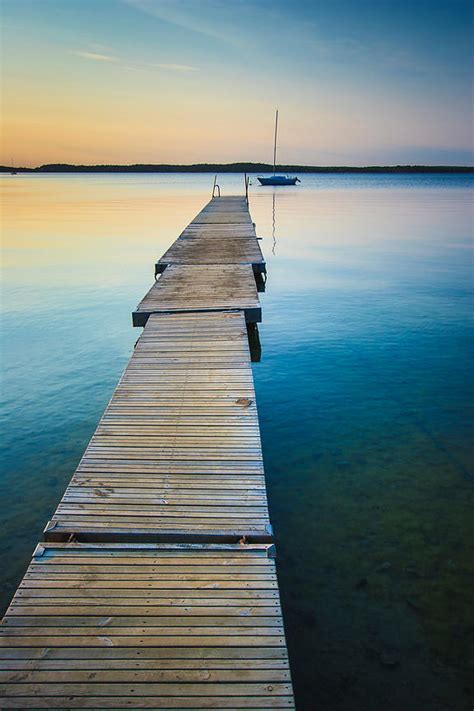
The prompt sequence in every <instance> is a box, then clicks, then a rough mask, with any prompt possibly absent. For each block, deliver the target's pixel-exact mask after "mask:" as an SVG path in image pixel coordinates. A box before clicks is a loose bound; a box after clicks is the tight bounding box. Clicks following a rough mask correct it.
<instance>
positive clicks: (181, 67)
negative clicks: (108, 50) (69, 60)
mask: <svg viewBox="0 0 474 711" xmlns="http://www.w3.org/2000/svg"><path fill="white" fill-rule="evenodd" d="M95 48H96V47H94V49H95ZM97 49H98V46H97ZM104 49H105V48H104ZM69 54H74V55H75V56H76V57H82V59H89V60H92V61H95V62H113V63H115V64H119V65H121V66H123V68H124V69H128V70H130V71H136V72H138V71H145V70H147V69H148V70H149V69H161V70H163V71H167V72H197V71H198V68H197V67H192V66H191V65H189V64H176V63H174V62H134V61H133V60H132V61H131V62H130V61H128V60H126V59H123V60H122V58H121V57H117V56H116V55H114V54H103V53H102V52H92V51H90V50H70V51H69Z"/></svg>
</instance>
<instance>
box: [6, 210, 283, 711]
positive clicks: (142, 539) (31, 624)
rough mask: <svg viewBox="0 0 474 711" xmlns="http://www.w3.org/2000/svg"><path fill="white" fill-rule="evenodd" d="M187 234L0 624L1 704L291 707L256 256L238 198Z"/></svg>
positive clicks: (139, 315) (151, 297)
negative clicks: (263, 422)
mask: <svg viewBox="0 0 474 711" xmlns="http://www.w3.org/2000/svg"><path fill="white" fill-rule="evenodd" d="M183 235H184V237H183ZM182 239H184V240H186V241H189V242H193V243H195V247H193V249H192V250H191V251H189V250H188V252H187V256H186V259H187V260H189V261H182V262H179V261H178V262H175V261H171V260H170V261H166V260H167V259H168V257H166V259H165V258H162V260H160V261H159V263H158V264H159V265H160V266H159V268H157V271H158V273H160V272H161V271H163V272H164V273H163V274H161V276H160V277H159V278H158V280H157V282H156V283H155V284H154V285H153V286H152V288H151V289H150V291H149V292H148V294H147V295H146V296H145V298H144V299H143V301H142V302H141V303H140V305H139V306H138V307H137V310H136V311H135V312H134V314H133V320H134V324H135V325H144V330H143V332H142V335H141V336H140V338H139V339H138V342H137V344H136V347H135V350H134V353H133V355H132V357H131V359H130V361H129V363H128V365H127V368H126V369H125V372H124V374H123V375H122V377H121V379H120V382H119V384H118V386H117V388H116V390H115V392H114V394H113V396H112V399H111V401H110V403H109V405H108V407H107V409H106V411H105V413H104V415H103V416H102V418H101V420H100V422H99V424H98V427H97V429H96V432H95V433H94V435H93V437H92V439H91V441H90V443H89V445H88V447H87V449H86V451H85V453H84V456H83V457H82V459H81V461H80V463H79V465H78V467H77V470H76V472H75V473H74V475H73V478H72V480H71V482H70V484H69V486H68V487H67V489H66V492H65V494H64V496H63V498H62V500H61V502H60V503H59V505H58V508H57V510H56V512H55V513H54V515H53V517H52V519H51V521H50V522H49V523H48V525H47V526H46V528H45V531H44V542H42V543H40V544H38V546H37V548H36V550H35V553H34V555H33V560H32V562H31V564H30V566H29V568H28V571H27V572H26V574H25V577H24V578H23V581H22V582H21V583H20V586H19V588H18V590H17V592H16V594H15V597H14V598H13V601H12V603H11V605H10V607H9V609H8V611H7V613H6V615H5V618H4V620H3V623H2V625H1V626H0V708H17V709H19V708H62V709H64V708H71V709H72V708H96V709H105V708H107V709H109V708H116V709H118V708H128V709H140V708H149V709H150V708H155V709H158V708H159V709H178V708H180V709H203V708H213V709H216V708H221V709H231V708H232V709H236V710H237V709H244V708H246V709H248V708H253V709H257V708H258V709H261V708H294V700H293V693H292V687H291V678H290V672H289V664H288V656H287V651H286V643H285V635H284V629H283V621H282V617H281V610H280V602H279V595H278V583H277V579H276V571H275V560H274V557H275V547H274V545H273V536H272V528H271V526H270V521H269V515H268V508H267V500H266V490H265V480H264V470H263V460H262V452H261V443H260V433H259V426H258V416H257V408H256V402H255V391H254V385H253V377H252V370H251V365H250V360H251V358H250V351H249V343H248V324H249V323H250V324H252V323H255V322H256V321H258V320H260V314H261V311H260V304H259V299H258V294H257V288H256V280H258V278H259V274H261V273H262V272H263V271H264V269H265V265H264V262H263V257H262V256H261V251H260V247H259V245H258V242H257V238H256V235H255V228H254V225H253V224H252V221H251V217H250V214H249V211H248V207H247V203H246V201H245V199H242V198H235V197H230V198H215V199H213V200H212V201H211V202H210V203H209V204H208V205H207V206H206V207H205V208H204V209H203V210H202V211H201V212H200V213H199V215H198V216H197V217H196V218H195V220H193V222H192V223H191V224H190V226H189V227H188V228H186V230H185V231H184V232H183V234H182V235H181V236H180V237H179V238H178V240H177V242H179V241H180V240H182ZM249 240H253V243H254V244H253V246H252V249H251V250H250V249H248V245H247V243H248V241H249ZM177 242H175V245H176V244H177ZM200 243H201V246H202V249H201V250H200V249H199V244H200ZM240 243H241V244H242V246H243V249H242V250H240V251H239V249H236V248H235V245H236V244H240ZM223 245H227V246H226V247H225V248H224V247H223ZM229 245H232V246H229ZM172 249H173V248H171V250H172ZM171 250H168V252H167V254H168V253H169V252H171ZM226 250H227V251H226ZM252 250H253V251H252ZM184 251H185V252H186V250H184ZM223 253H224V254H226V255H227V256H228V258H229V260H230V261H228V262H221V261H220V260H221V259H222V256H223ZM192 254H199V255H200V257H202V256H203V255H206V258H207V259H208V260H209V259H211V257H212V256H213V255H214V256H215V260H214V261H209V262H208V263H206V262H202V261H197V262H193V261H192V259H191V256H190V255H192ZM255 255H257V256H258V255H260V257H259V259H258V260H257V261H255V262H254V261H252V260H253V259H254V257H255ZM165 256H166V255H165ZM173 259H174V258H173ZM163 260H164V261H163ZM167 265H168V266H167ZM165 267H166V268H165Z"/></svg>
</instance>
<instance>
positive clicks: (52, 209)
mask: <svg viewBox="0 0 474 711" xmlns="http://www.w3.org/2000/svg"><path fill="white" fill-rule="evenodd" d="M211 178H212V176H209V175H126V174H124V175H117V174H110V175H80V176H75V175H34V176H29V175H17V176H2V177H1V178H0V185H1V187H2V192H3V224H2V232H3V248H4V252H3V260H2V268H3V275H4V282H3V289H2V316H3V342H2V361H3V388H2V390H3V392H2V397H3V414H2V417H3V433H4V434H3V440H2V445H3V448H4V452H3V468H2V473H1V477H0V495H1V500H2V502H3V506H2V512H1V522H0V523H1V531H2V543H3V546H2V549H1V551H0V571H1V572H0V576H1V582H2V605H3V607H5V605H7V604H8V601H9V599H10V598H11V596H12V594H13V592H14V589H15V587H16V585H17V584H18V582H19V580H20V577H21V575H22V573H23V572H24V569H25V568H26V565H27V563H28V561H29V558H30V554H31V551H32V549H33V548H34V545H35V543H36V541H37V540H38V538H39V537H40V535H41V531H42V528H43V527H44V524H45V522H46V521H47V520H48V518H49V517H50V515H51V514H52V512H53V511H54V508H55V507H56V505H57V503H58V501H59V498H60V497H61V495H62V492H63V490H64V488H65V486H66V484H67V482H68V481H69V479H70V477H71V474H72V472H73V470H74V468H75V466H76V464H77V462H78V460H79V458H80V456H81V454H82V452H83V450H84V448H85V446H86V444H87V441H88V439H89V437H90V436H91V434H92V432H93V431H94V428H95V425H96V423H97V420H98V418H99V416H100V414H101V412H102V410H103V408H104V407H105V405H106V403H107V401H108V399H109V397H110V395H111V392H112V390H113V388H114V385H115V384H116V382H117V379H118V377H119V375H120V373H121V371H122V369H123V368H124V366H125V364H126V362H127V360H128V358H129V356H130V353H131V350H132V347H133V343H134V342H135V340H136V338H137V337H138V335H139V330H137V329H135V330H134V329H133V328H132V327H131V316H130V314H131V311H132V310H133V308H134V307H135V305H136V304H137V303H138V301H139V300H140V299H141V297H142V296H143V294H144V293H145V291H146V290H147V289H148V288H149V286H150V284H151V283H152V279H153V263H154V261H155V259H156V258H157V257H158V256H160V255H161V254H162V253H163V252H164V251H165V249H166V248H167V247H168V246H169V244H170V243H171V242H172V241H173V240H174V239H175V237H176V236H177V235H178V233H179V232H180V231H181V229H183V227H185V225H186V224H187V223H188V222H189V221H190V220H191V219H192V217H193V216H194V214H195V213H196V212H197V211H198V210H199V209H200V207H201V206H202V205H203V204H204V202H206V201H207V199H208V198H209V193H210V189H211V186H212V179H211ZM253 182H254V184H253V185H252V187H251V211H252V215H253V219H254V221H255V222H256V224H257V232H258V234H259V236H261V237H263V241H262V243H261V244H262V248H263V251H264V254H265V257H266V259H267V265H268V284H267V291H266V293H265V294H262V295H261V296H262V305H263V318H264V321H263V324H262V325H261V327H260V340H261V343H262V362H261V363H259V364H255V365H254V375H255V381H256V388H257V399H258V407H259V415H260V421H261V428H262V439H263V446H264V456H265V463H266V476H267V485H268V493H269V502H270V508H271V515H272V521H273V525H274V528H275V534H276V539H277V548H278V568H279V579H280V587H281V594H282V601H283V606H284V613H285V623H286V628H287V636H288V642H289V650H290V656H291V662H292V673H293V678H294V683H295V690H296V693H297V700H298V702H299V708H300V709H308V710H312V709H321V710H323V711H333V710H334V711H349V710H350V711H354V710H356V711H358V710H361V711H380V710H381V709H384V711H398V710H399V709H403V710H404V711H406V710H410V711H411V709H413V711H415V709H416V710H417V711H418V709H426V710H428V711H438V710H440V711H442V710H444V709H456V710H458V709H459V710H461V709H462V710H464V709H470V708H471V706H472V703H471V699H472V696H473V687H474V684H473V682H472V679H473V675H474V651H473V639H474V613H473V609H472V591H473V584H474V563H473V556H472V550H473V543H474V531H473V528H474V524H473V513H474V509H473V505H474V471H473V469H474V468H473V461H472V448H471V442H472V396H473V392H472V389H473V388H472V383H473V381H472V373H471V372H470V364H471V362H472V355H473V347H472V346H473V337H472V318H471V314H472V306H473V291H472V286H473V278H472V277H473V270H472V213H471V209H470V201H471V200H472V179H471V178H470V177H469V176H456V175H420V176H413V175H410V176H404V175H374V176H371V175H334V176H331V175H305V176H304V179H303V183H302V185H300V186H297V187H295V188H280V189H276V190H274V189H271V188H260V187H258V186H257V184H256V181H255V180H254V181H253ZM220 183H221V186H222V191H223V194H229V193H237V192H241V191H242V186H243V181H242V178H241V176H240V175H226V176H222V177H221V179H220Z"/></svg>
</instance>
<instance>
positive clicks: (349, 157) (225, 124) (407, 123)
mask: <svg viewBox="0 0 474 711" xmlns="http://www.w3.org/2000/svg"><path fill="white" fill-rule="evenodd" d="M473 8H474V4H473V3H472V2H471V1H470V0H469V1H465V0H439V1H438V0H396V1H395V0H2V2H1V3H0V26H1V29H0V32H1V58H2V70H1V72H2V73H1V124H2V128H1V153H0V163H1V164H7V165H9V164H10V162H11V161H12V162H13V163H14V164H15V165H25V166H35V165H41V164H44V163H58V162H67V163H80V164H95V163H107V164H110V163H195V162H233V161H255V162H271V160H272V142H273V122H274V111H275V108H276V107H278V108H279V111H280V131H279V142H278V145H279V153H278V159H279V162H281V163H294V164H306V165H396V164H407V163H411V164H415V163H416V164H432V165H433V164H445V165H447V164H456V165H472V164H473V163H474V151H473V136H472V98H473V95H472V80H473V42H474V40H473V32H474V22H473Z"/></svg>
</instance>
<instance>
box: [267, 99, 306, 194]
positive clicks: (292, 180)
mask: <svg viewBox="0 0 474 711" xmlns="http://www.w3.org/2000/svg"><path fill="white" fill-rule="evenodd" d="M277 133H278V109H277V110H276V113H275V140H274V143H273V175H271V176H270V177H269V178H260V177H259V178H258V180H259V182H260V185H296V183H301V180H300V179H299V178H296V177H291V176H290V175H276V174H275V168H276V154H277Z"/></svg>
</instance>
